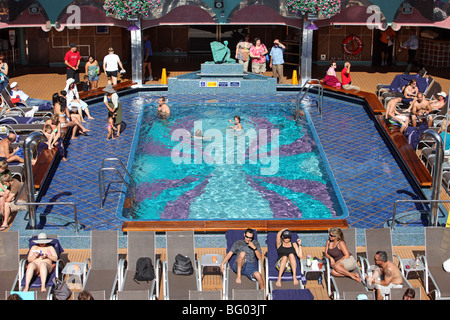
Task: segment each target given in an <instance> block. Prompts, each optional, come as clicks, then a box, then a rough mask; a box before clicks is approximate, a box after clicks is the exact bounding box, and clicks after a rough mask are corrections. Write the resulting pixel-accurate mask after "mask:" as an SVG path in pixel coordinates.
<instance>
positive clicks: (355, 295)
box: [344, 289, 403, 300]
mask: <svg viewBox="0 0 450 320" xmlns="http://www.w3.org/2000/svg"><path fill="white" fill-rule="evenodd" d="M402 290H403V289H402ZM364 295H365V296H364ZM366 297H367V299H366ZM344 300H376V299H375V292H374V291H359V292H344Z"/></svg>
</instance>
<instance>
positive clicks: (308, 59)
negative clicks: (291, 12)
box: [300, 19, 313, 85]
mask: <svg viewBox="0 0 450 320" xmlns="http://www.w3.org/2000/svg"><path fill="white" fill-rule="evenodd" d="M306 25H307V21H305V19H303V30H302V46H301V52H300V56H301V61H300V79H301V84H302V85H305V83H306V81H308V80H309V79H311V66H312V45H313V30H308V29H306Z"/></svg>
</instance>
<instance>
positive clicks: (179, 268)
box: [172, 254, 194, 276]
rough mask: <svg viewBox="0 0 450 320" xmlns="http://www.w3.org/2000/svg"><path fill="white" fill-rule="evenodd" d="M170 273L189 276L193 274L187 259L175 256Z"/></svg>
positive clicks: (179, 255)
mask: <svg viewBox="0 0 450 320" xmlns="http://www.w3.org/2000/svg"><path fill="white" fill-rule="evenodd" d="M172 272H173V273H174V274H177V275H182V276H190V275H191V274H193V273H194V268H193V267H192V261H191V259H190V258H189V257H186V256H183V255H181V254H177V255H176V256H175V262H174V263H173V267H172Z"/></svg>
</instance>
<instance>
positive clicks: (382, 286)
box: [366, 251, 403, 300]
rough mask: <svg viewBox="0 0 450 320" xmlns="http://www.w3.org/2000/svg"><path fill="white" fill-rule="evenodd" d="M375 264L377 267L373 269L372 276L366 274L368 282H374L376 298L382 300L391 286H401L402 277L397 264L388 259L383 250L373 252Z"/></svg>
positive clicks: (388, 292)
mask: <svg viewBox="0 0 450 320" xmlns="http://www.w3.org/2000/svg"><path fill="white" fill-rule="evenodd" d="M374 259H375V264H376V265H377V267H378V268H379V269H377V270H375V271H374V273H373V275H372V277H370V276H367V277H366V280H367V282H368V284H369V285H370V284H372V283H373V284H375V289H376V290H377V299H378V300H383V298H384V296H385V295H389V294H390V292H391V288H403V278H402V275H401V273H400V270H399V269H398V268H397V266H396V265H395V264H394V263H393V262H392V261H389V260H388V258H387V254H386V252H385V251H377V253H376V254H375V258H374Z"/></svg>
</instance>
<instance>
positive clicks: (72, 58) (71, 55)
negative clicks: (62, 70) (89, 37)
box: [64, 50, 81, 69]
mask: <svg viewBox="0 0 450 320" xmlns="http://www.w3.org/2000/svg"><path fill="white" fill-rule="evenodd" d="M79 60H81V55H80V52H79V51H75V52H72V50H69V51H67V53H66V55H65V56H64V61H68V62H69V64H70V65H71V66H72V67H76V66H77V63H78V61H79ZM67 69H70V68H69V67H67Z"/></svg>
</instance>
